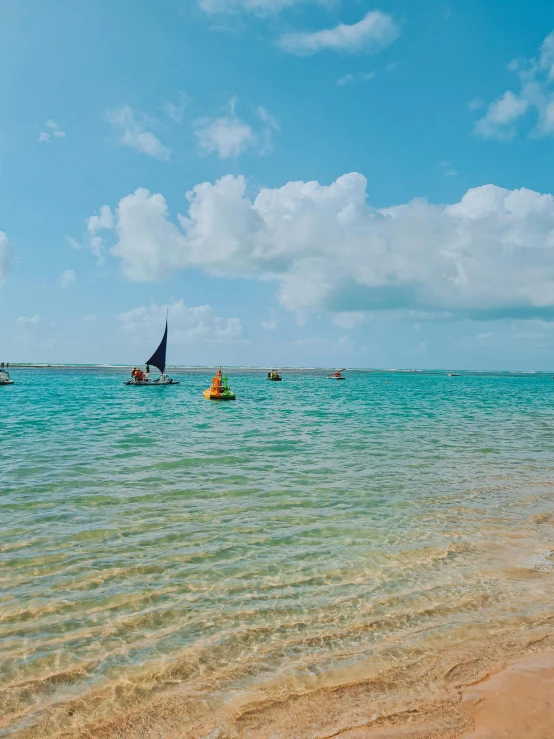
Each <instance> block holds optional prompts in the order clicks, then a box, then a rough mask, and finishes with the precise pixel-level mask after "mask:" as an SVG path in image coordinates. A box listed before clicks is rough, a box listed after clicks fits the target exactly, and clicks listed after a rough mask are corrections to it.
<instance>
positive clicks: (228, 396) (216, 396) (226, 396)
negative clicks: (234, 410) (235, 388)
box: [204, 390, 236, 400]
mask: <svg viewBox="0 0 554 739" xmlns="http://www.w3.org/2000/svg"><path fill="white" fill-rule="evenodd" d="M204 397H205V398H206V400H236V396H235V393H211V392H210V391H209V390H204Z"/></svg>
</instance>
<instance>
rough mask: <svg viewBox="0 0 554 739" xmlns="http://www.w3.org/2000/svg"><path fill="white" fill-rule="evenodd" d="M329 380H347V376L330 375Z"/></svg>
mask: <svg viewBox="0 0 554 739" xmlns="http://www.w3.org/2000/svg"><path fill="white" fill-rule="evenodd" d="M327 379H328V380H346V377H328V378H327Z"/></svg>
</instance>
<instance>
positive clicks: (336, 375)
mask: <svg viewBox="0 0 554 739" xmlns="http://www.w3.org/2000/svg"><path fill="white" fill-rule="evenodd" d="M342 372H346V367H345V368H344V369H341V370H337V371H336V372H333V374H332V375H327V377H328V378H329V379H330V380H345V379H346V378H345V377H344V375H342V374H341V373H342Z"/></svg>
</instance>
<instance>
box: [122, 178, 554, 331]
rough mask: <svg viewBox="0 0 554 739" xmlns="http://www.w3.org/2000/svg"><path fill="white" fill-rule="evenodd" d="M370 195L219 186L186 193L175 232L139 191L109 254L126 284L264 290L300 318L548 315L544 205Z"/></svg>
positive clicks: (550, 282) (351, 183)
mask: <svg viewBox="0 0 554 739" xmlns="http://www.w3.org/2000/svg"><path fill="white" fill-rule="evenodd" d="M366 184H367V183H366V180H365V178H364V177H363V176H362V175H361V174H358V173H355V172H353V173H350V174H346V175H343V176H342V177H339V178H338V179H337V180H336V181H335V182H333V183H331V184H330V185H321V184H319V183H318V182H288V183H287V184H286V185H284V186H283V187H280V188H273V189H272V188H263V189H262V190H260V191H259V193H258V194H257V196H256V197H255V198H251V197H249V196H248V194H247V189H246V181H245V179H244V178H243V177H240V176H239V177H235V176H231V175H228V176H225V177H222V178H221V179H220V180H218V181H217V182H215V183H214V184H211V183H208V182H205V183H202V184H199V185H197V186H196V187H194V188H193V189H192V190H191V191H190V192H189V193H187V200H188V204H189V207H188V213H187V215H186V216H184V215H180V216H178V217H177V221H176V222H175V221H173V220H172V219H170V217H169V213H168V208H167V204H166V201H165V199H164V197H163V196H162V195H161V194H159V193H157V194H152V193H150V192H149V191H148V190H146V189H139V190H137V191H136V192H135V193H133V194H131V195H128V196H127V197H125V198H123V199H122V200H121V201H120V203H119V206H118V208H117V212H116V217H115V221H116V223H115V236H116V243H115V244H114V246H113V247H112V254H113V255H115V256H116V257H117V258H119V259H120V260H121V262H122V267H123V271H124V272H125V274H126V275H127V277H129V278H130V279H132V280H142V281H149V280H159V279H163V278H164V277H166V276H168V275H169V274H170V273H171V272H173V271H175V270H178V269H185V268H196V269H198V268H200V269H203V270H205V271H206V272H208V273H210V274H212V275H219V276H222V277H233V276H243V277H251V278H258V279H263V280H272V281H274V282H275V283H276V285H277V286H278V297H279V300H280V303H281V304H282V305H283V306H285V307H286V308H288V309H290V310H292V311H295V312H297V313H299V314H303V313H321V312H331V313H333V314H344V313H351V312H354V313H360V312H368V311H374V310H396V311H398V310H409V311H416V312H417V314H418V316H421V317H427V318H432V317H435V318H437V317H441V318H444V317H445V315H449V316H452V317H468V316H469V317H474V318H486V317H488V318H495V317H504V316H514V317H526V316H527V317H531V316H543V317H544V316H545V315H554V259H553V257H554V198H553V197H552V195H548V194H547V195H544V194H540V193H538V192H534V191H532V190H527V189H525V188H522V189H519V190H507V189H504V188H501V187H496V186H494V185H484V186H482V187H476V188H473V189H471V190H468V192H467V193H466V194H465V195H464V197H463V198H462V199H461V200H460V201H459V202H457V203H454V204H452V205H433V204H430V203H428V202H427V201H426V200H413V201H411V202H408V203H405V204H402V205H396V206H391V207H388V208H381V209H377V208H373V207H371V206H370V205H369V204H368V203H367V199H366V198H367V196H366ZM339 321H342V325H345V323H344V321H345V319H344V316H343V317H342V319H339Z"/></svg>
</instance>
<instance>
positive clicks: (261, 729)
mask: <svg viewBox="0 0 554 739" xmlns="http://www.w3.org/2000/svg"><path fill="white" fill-rule="evenodd" d="M533 632H534V633H532V634H531V633H527V634H521V633H520V634H519V635H516V634H515V633H514V632H511V633H510V634H505V638H503V639H495V640H494V642H492V641H491V643H489V644H487V643H486V641H481V640H480V639H476V640H475V641H473V642H472V643H465V644H459V645H456V647H453V648H451V649H446V650H442V651H440V652H437V653H436V655H435V659H434V661H433V662H430V661H429V660H428V659H422V660H421V661H420V662H418V661H417V660H416V661H414V662H412V663H411V664H410V665H405V666H403V667H402V669H398V668H396V669H391V670H389V671H386V670H385V671H383V670H379V672H378V673H377V674H375V675H374V676H373V677H366V678H364V679H360V680H356V681H355V682H343V683H341V684H336V685H328V686H325V687H322V688H319V689H315V690H310V691H307V692H305V693H304V694H300V695H295V696H291V695H289V696H286V697H285V696H279V695H275V696H274V697H273V698H272V697H271V696H270V695H269V694H266V697H265V698H263V699H262V698H260V699H259V700H258V701H256V700H253V699H252V700H249V701H248V702H246V703H243V704H242V705H239V704H234V705H233V703H232V702H231V703H230V704H228V705H226V706H225V707H221V710H214V712H213V714H212V715H211V716H209V717H206V716H204V718H203V719H202V720H199V721H192V722H189V721H187V720H186V719H184V716H183V714H182V710H183V708H184V707H185V706H184V704H185V703H186V702H188V701H184V700H183V698H184V696H181V697H179V694H178V693H176V694H175V695H174V696H173V697H172V698H171V699H168V697H166V698H164V699H160V700H157V701H151V702H148V703H147V704H145V705H143V706H141V707H140V708H138V707H135V708H134V709H133V710H132V711H131V712H129V713H128V714H126V715H124V716H120V717H119V718H118V719H117V720H116V721H113V722H110V723H106V724H103V725H99V724H96V725H95V726H87V727H84V726H81V727H80V728H79V729H78V728H77V726H75V730H74V731H71V730H70V731H67V732H63V733H62V734H61V736H63V737H72V738H73V737H79V739H85V738H86V739H92V738H93V737H94V739H116V737H117V739H185V738H186V739H332V738H334V737H339V738H340V739H458V738H459V739H554V631H553V630H552V624H550V623H548V624H543V627H542V634H541V633H540V630H533ZM500 655H503V658H500V659H499V657H500ZM187 712H188V711H186V710H185V713H187Z"/></svg>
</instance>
